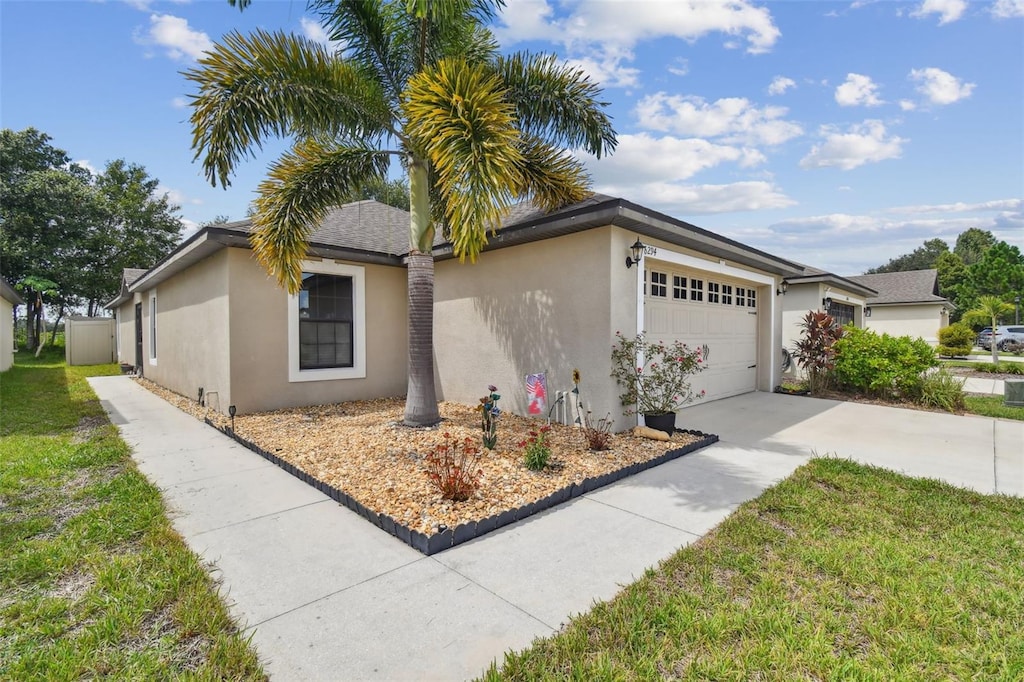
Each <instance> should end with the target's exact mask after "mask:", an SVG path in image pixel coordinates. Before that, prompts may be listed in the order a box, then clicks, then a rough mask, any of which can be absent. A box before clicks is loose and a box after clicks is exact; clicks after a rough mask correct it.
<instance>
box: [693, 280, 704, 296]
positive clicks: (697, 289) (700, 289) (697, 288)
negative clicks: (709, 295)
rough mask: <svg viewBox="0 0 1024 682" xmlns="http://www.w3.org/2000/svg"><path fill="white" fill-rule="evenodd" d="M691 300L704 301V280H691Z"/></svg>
mask: <svg viewBox="0 0 1024 682" xmlns="http://www.w3.org/2000/svg"><path fill="white" fill-rule="evenodd" d="M690 300H691V301H703V300H704V280H702V279H693V278H691V279H690Z"/></svg>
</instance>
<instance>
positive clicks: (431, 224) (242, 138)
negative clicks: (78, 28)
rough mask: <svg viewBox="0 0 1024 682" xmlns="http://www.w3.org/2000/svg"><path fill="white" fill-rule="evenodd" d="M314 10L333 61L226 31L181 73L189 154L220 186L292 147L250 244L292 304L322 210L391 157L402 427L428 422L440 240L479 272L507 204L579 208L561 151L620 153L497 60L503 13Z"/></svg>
mask: <svg viewBox="0 0 1024 682" xmlns="http://www.w3.org/2000/svg"><path fill="white" fill-rule="evenodd" d="M238 3H239V4H240V5H242V6H244V5H246V4H248V0H238ZM232 4H234V3H232ZM309 4H310V6H311V7H313V8H314V9H316V10H317V11H318V12H319V15H320V17H321V20H322V23H323V26H324V28H325V30H326V32H327V34H328V36H329V37H330V39H331V40H332V41H337V43H338V44H340V45H341V47H340V49H339V51H337V52H331V51H329V50H328V49H327V48H325V47H323V46H321V45H319V44H317V43H314V42H312V41H309V40H307V39H305V38H302V37H298V36H293V35H285V34H282V33H266V32H263V31H257V32H256V33H254V34H252V35H251V36H248V37H246V36H243V35H240V34H238V33H232V34H229V35H228V36H226V37H225V38H224V39H223V41H222V42H221V43H219V44H217V45H215V46H214V47H213V49H212V50H211V51H210V52H209V53H208V54H207V55H206V56H205V57H204V58H203V59H201V60H200V61H199V65H198V66H197V67H196V68H194V69H192V70H190V71H187V72H186V74H185V76H186V78H188V79H189V80H191V81H192V82H194V83H196V84H197V85H198V88H199V91H198V94H197V95H196V96H195V97H194V99H193V102H192V107H193V112H192V117H191V122H192V128H193V135H194V137H193V148H194V149H195V151H196V158H197V159H202V163H203V169H204V171H205V173H206V177H207V179H208V180H210V182H211V183H213V184H214V185H216V184H217V183H218V182H220V184H221V185H223V186H225V187H226V186H227V185H228V178H229V176H230V175H231V173H232V171H233V170H234V168H235V166H236V164H237V163H238V162H239V161H240V160H241V159H242V158H243V157H246V156H251V155H252V154H253V153H254V152H255V150H257V149H259V148H260V146H261V144H262V143H263V141H264V139H265V138H268V137H272V136H274V137H291V138H293V139H294V144H293V146H292V148H291V150H290V151H288V152H286V153H285V154H284V155H283V156H282V157H281V158H280V159H278V160H277V161H276V162H275V163H274V164H272V165H271V167H270V170H269V174H268V177H267V179H266V180H264V181H263V182H262V183H261V185H260V187H259V193H260V196H259V198H258V199H257V200H256V204H255V209H256V210H255V213H254V215H253V217H252V219H253V226H254V229H253V233H252V237H251V241H252V245H253V250H254V251H255V254H256V257H257V259H258V260H259V262H260V263H261V264H262V265H263V266H264V267H265V268H266V269H267V271H268V272H269V273H271V274H272V275H273V276H274V277H276V278H277V281H278V282H279V283H280V284H281V285H282V286H284V287H285V288H286V289H287V290H288V291H289V292H291V293H295V292H296V291H298V290H299V289H300V288H301V275H302V270H301V261H302V259H303V257H304V256H305V255H306V250H307V247H308V241H309V236H310V234H311V233H312V231H313V230H314V229H315V228H316V227H317V225H318V224H319V223H320V222H321V220H322V219H323V218H324V216H325V215H326V213H327V211H328V209H329V208H330V207H331V206H332V205H334V204H337V203H340V200H341V199H342V198H343V197H345V196H350V195H351V193H352V192H353V191H359V190H360V189H361V188H362V187H363V186H365V185H366V184H368V183H372V182H380V181H381V180H382V179H384V178H385V177H386V173H387V169H388V164H389V160H390V158H392V157H396V158H398V159H400V161H401V163H402V164H403V166H404V168H405V170H406V172H407V174H408V177H409V192H410V214H411V219H410V232H409V257H408V280H409V283H408V287H409V362H408V372H409V385H408V395H407V397H406V409H405V422H406V424H408V425H412V426H418V425H426V424H433V423H436V422H438V421H439V420H440V415H439V413H438V411H437V399H436V392H435V388H434V361H433V305H434V302H433V291H434V261H433V255H432V249H433V243H434V235H435V232H436V230H437V229H438V228H439V227H440V228H442V229H443V230H444V232H443V234H444V236H445V237H446V238H447V239H448V240H449V241H450V242H451V244H452V247H453V250H454V252H455V254H456V255H457V256H459V257H460V259H462V258H467V257H468V258H469V259H470V260H474V259H475V258H476V256H477V255H478V254H479V253H480V251H481V249H482V248H483V247H484V245H485V244H486V243H487V232H488V231H495V230H497V229H498V227H499V226H500V224H501V221H502V218H503V217H504V216H505V215H506V214H507V211H508V209H509V208H510V207H511V206H512V204H513V203H514V202H515V201H517V200H519V199H523V198H531V199H532V200H533V201H534V202H535V203H537V204H538V205H539V206H540V207H541V208H543V209H545V210H553V209H556V208H558V207H560V206H564V205H566V204H569V203H573V202H576V201H579V200H581V199H583V198H584V197H585V196H586V193H587V185H588V178H587V176H586V174H585V172H584V170H583V167H582V165H581V163H580V162H579V161H578V160H577V159H576V158H574V157H573V156H571V155H570V154H569V153H567V152H566V151H565V148H566V147H569V148H576V147H581V148H583V149H584V150H586V151H587V152H589V153H591V154H593V155H595V156H597V157H600V156H601V155H602V154H607V153H610V152H611V151H612V150H613V149H614V148H615V143H616V139H615V131H614V130H613V129H612V126H611V121H610V119H609V117H608V116H607V115H606V113H605V111H604V110H605V107H606V106H607V103H605V102H600V101H598V99H597V98H598V97H599V96H600V89H599V88H598V86H597V85H595V84H594V83H592V82H591V81H590V80H589V79H588V78H587V76H585V75H584V74H583V73H582V72H581V71H580V70H578V69H575V68H572V67H568V66H566V65H564V64H560V63H558V61H557V60H556V59H555V57H554V56H551V55H531V54H526V53H519V54H514V55H510V56H502V55H499V54H498V51H497V43H496V42H495V40H494V38H493V36H492V35H491V33H490V31H488V30H487V28H486V27H485V23H486V22H488V21H490V20H491V19H492V18H493V17H494V16H495V13H496V10H497V9H499V8H500V7H501V5H502V4H503V2H502V1H501V0H392V1H387V2H381V1H380V0H337V1H328V0H320V1H314V2H310V3H309Z"/></svg>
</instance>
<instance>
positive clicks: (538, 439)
mask: <svg viewBox="0 0 1024 682" xmlns="http://www.w3.org/2000/svg"><path fill="white" fill-rule="evenodd" d="M549 431H551V427H550V426H542V427H540V428H539V429H535V430H533V431H530V437H529V438H527V439H526V440H524V441H522V442H520V443H519V447H521V448H522V449H523V464H525V465H526V468H527V469H529V470H530V471H541V470H543V469H544V468H545V467H547V465H548V463H549V462H550V461H551V446H549V445H548V443H547V435H548V432H549Z"/></svg>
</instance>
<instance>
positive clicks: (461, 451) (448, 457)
mask: <svg viewBox="0 0 1024 682" xmlns="http://www.w3.org/2000/svg"><path fill="white" fill-rule="evenodd" d="M424 461H425V462H426V465H427V478H429V479H430V482H431V483H433V484H434V487H435V488H437V490H438V492H440V493H441V497H443V498H444V499H446V500H454V501H455V502H461V501H463V500H468V499H469V498H470V496H471V495H472V494H473V493H474V492H476V489H477V488H478V487H480V477H481V476H482V475H483V473H484V472H483V471H482V470H481V469H480V468H479V467H478V466H477V465H478V464H479V462H480V451H479V450H477V449H476V446H475V445H474V444H473V441H471V440H470V439H469V438H466V439H464V440H462V441H459V440H457V439H455V438H452V435H451V434H450V433H445V434H444V441H443V442H442V443H439V444H438V445H436V446H434V450H433V452H431V453H430V454H429V455H427V456H426V457H425V458H424Z"/></svg>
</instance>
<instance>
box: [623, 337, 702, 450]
mask: <svg viewBox="0 0 1024 682" xmlns="http://www.w3.org/2000/svg"><path fill="white" fill-rule="evenodd" d="M615 336H616V337H617V342H616V344H615V346H613V347H612V377H614V378H615V380H616V381H617V382H618V383H619V386H621V387H623V389H624V391H623V393H622V395H620V396H619V399H620V400H621V401H622V404H623V405H625V406H626V410H624V414H626V415H632V414H638V413H639V414H642V415H644V423H645V424H646V425H647V426H649V427H651V428H653V429H658V430H660V431H664V432H666V433H668V434H670V435H671V434H672V432H673V431H675V419H676V415H675V412H676V410H678V409H679V408H680V407H682V406H683V405H687V404H689V403H691V402H693V401H694V400H696V399H699V398H703V397H704V391H703V390H701V391H700V392H699V393H695V392H694V391H693V389H692V388H691V386H690V376H691V375H692V374H696V373H697V372H700V371H702V370H703V369H704V366H705V365H704V363H705V362H706V361H707V351H706V349H701V348H690V347H689V346H687V345H686V344H685V343H681V342H679V341H675V342H673V343H671V344H666V343H664V342H662V341H659V342H656V343H655V342H650V341H648V340H647V339H646V338H645V337H644V335H643V333H640V334H637V335H636V338H632V339H628V338H626V337H624V336H623V335H622V334H621V333H620V332H615Z"/></svg>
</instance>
